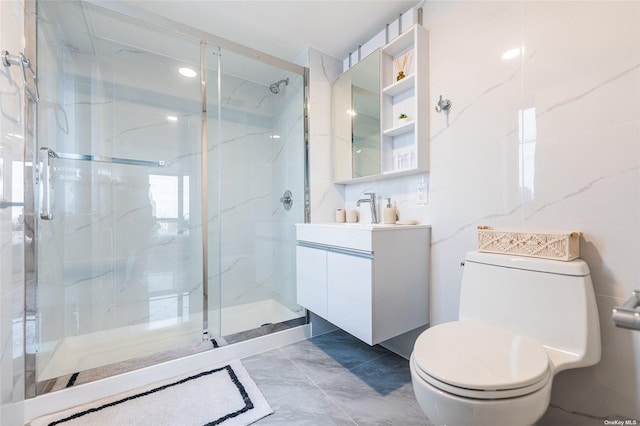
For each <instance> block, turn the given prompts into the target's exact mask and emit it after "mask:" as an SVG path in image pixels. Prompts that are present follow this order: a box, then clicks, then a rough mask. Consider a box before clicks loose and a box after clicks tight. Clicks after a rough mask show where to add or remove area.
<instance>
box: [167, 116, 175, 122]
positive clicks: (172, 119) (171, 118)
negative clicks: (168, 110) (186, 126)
mask: <svg viewBox="0 0 640 426" xmlns="http://www.w3.org/2000/svg"><path fill="white" fill-rule="evenodd" d="M167 120H168V121H178V117H176V116H175V115H167Z"/></svg>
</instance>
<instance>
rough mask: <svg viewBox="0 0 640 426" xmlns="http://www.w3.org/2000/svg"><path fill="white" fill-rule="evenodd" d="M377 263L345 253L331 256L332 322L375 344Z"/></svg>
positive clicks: (329, 295) (328, 262)
mask: <svg viewBox="0 0 640 426" xmlns="http://www.w3.org/2000/svg"><path fill="white" fill-rule="evenodd" d="M372 270H373V259H369V258H365V257H359V256H353V255H348V254H342V253H334V252H329V253H328V254H327V283H328V291H327V294H328V301H327V302H328V303H327V304H328V308H329V316H328V320H329V321H330V322H331V323H333V324H334V325H336V326H338V327H340V328H342V329H343V330H345V331H347V332H348V333H351V334H353V335H354V336H356V337H357V338H359V339H361V340H363V341H365V342H367V343H368V344H372V341H373V328H372V325H373V323H372V318H373V308H372V301H373V298H372V296H373V295H372V287H373V286H372Z"/></svg>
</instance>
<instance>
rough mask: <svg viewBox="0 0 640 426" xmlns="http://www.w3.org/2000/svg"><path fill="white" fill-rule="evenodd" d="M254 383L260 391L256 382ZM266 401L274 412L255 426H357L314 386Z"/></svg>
mask: <svg viewBox="0 0 640 426" xmlns="http://www.w3.org/2000/svg"><path fill="white" fill-rule="evenodd" d="M256 383H258V387H259V388H260V389H262V388H261V386H260V383H259V381H258V380H256ZM267 401H268V402H269V404H270V405H271V407H272V408H273V410H274V411H275V412H274V413H273V414H272V415H270V416H267V417H265V418H264V419H262V420H259V421H258V422H257V423H255V424H256V425H257V426H269V425H286V426H292V425H295V426H320V425H322V426H325V425H326V426H333V425H335V426H354V425H357V423H355V422H354V421H353V420H351V419H350V418H349V417H348V416H347V415H346V414H345V413H344V412H343V411H342V410H340V408H339V407H338V406H337V405H336V404H334V403H333V402H332V401H331V400H330V399H329V398H327V396H326V395H325V394H324V393H323V392H322V391H321V390H320V389H318V388H317V387H316V386H312V385H311V386H309V387H308V388H304V387H303V388H300V391H299V392H297V393H294V394H289V395H288V396H286V397H284V398H280V399H278V400H277V401H270V400H269V398H268V397H267Z"/></svg>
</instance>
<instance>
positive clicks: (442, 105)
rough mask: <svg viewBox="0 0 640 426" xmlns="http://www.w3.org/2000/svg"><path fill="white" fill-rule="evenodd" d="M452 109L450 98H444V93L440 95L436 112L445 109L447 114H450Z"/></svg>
mask: <svg viewBox="0 0 640 426" xmlns="http://www.w3.org/2000/svg"><path fill="white" fill-rule="evenodd" d="M450 109H451V101H450V100H449V99H442V95H440V100H439V101H438V106H436V112H442V111H444V113H445V114H449V110H450Z"/></svg>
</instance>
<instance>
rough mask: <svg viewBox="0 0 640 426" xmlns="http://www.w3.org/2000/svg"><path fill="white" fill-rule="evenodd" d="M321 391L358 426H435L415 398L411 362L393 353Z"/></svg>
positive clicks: (323, 385)
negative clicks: (410, 370) (432, 425)
mask: <svg viewBox="0 0 640 426" xmlns="http://www.w3.org/2000/svg"><path fill="white" fill-rule="evenodd" d="M318 387H319V388H320V389H322V391H324V392H325V393H326V394H327V396H328V397H329V398H330V399H331V400H332V401H334V402H335V403H336V404H337V405H338V406H339V407H340V408H341V409H342V410H343V411H344V412H345V413H347V414H348V415H349V417H351V418H352V419H353V420H355V422H356V423H357V424H358V425H403V426H409V425H431V423H430V422H429V419H428V418H427V417H426V416H425V415H424V413H423V412H422V409H421V408H420V406H419V405H418V402H417V401H416V399H415V396H414V394H413V387H412V385H411V375H410V372H409V363H408V361H407V360H405V359H404V358H402V357H400V356H397V355H395V354H393V353H389V354H387V355H384V356H382V357H379V358H376V359H374V360H372V361H369V362H367V363H364V364H362V365H360V366H358V367H355V368H354V369H352V370H350V371H349V372H348V374H343V375H340V376H334V377H332V378H331V379H330V380H327V381H325V382H323V383H321V384H319V385H318ZM354 395H357V397H354Z"/></svg>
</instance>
